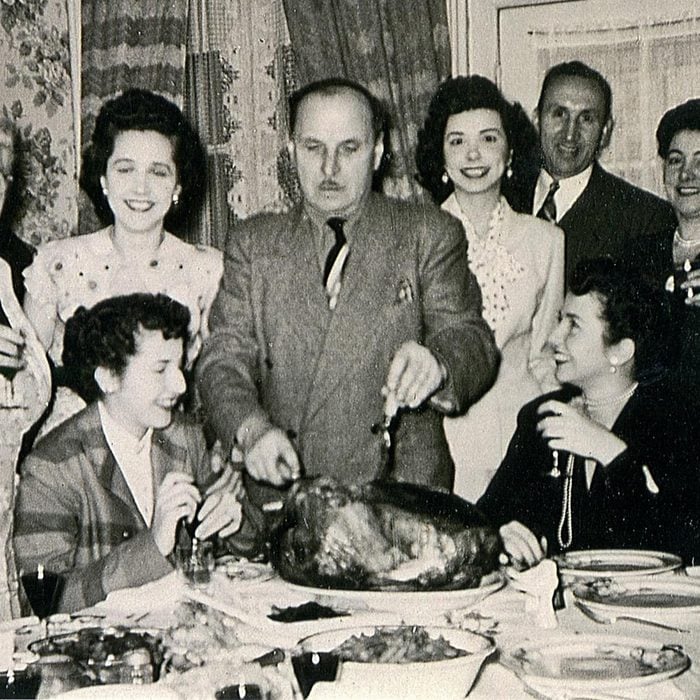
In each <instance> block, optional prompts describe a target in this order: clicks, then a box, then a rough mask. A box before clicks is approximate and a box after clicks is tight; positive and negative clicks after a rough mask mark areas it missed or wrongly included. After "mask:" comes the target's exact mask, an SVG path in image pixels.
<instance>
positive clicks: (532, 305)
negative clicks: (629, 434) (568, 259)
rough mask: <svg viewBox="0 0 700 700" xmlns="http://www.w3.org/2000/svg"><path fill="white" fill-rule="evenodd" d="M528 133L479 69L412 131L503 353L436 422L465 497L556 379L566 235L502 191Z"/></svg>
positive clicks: (523, 160)
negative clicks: (479, 383) (481, 390)
mask: <svg viewBox="0 0 700 700" xmlns="http://www.w3.org/2000/svg"><path fill="white" fill-rule="evenodd" d="M535 138H536V135H535V134H534V129H533V127H532V125H531V124H530V122H529V121H528V119H527V117H526V116H525V114H524V112H523V111H522V109H521V108H520V107H519V105H511V104H510V103H509V102H508V101H507V100H506V99H505V98H504V97H503V95H502V94H501V93H500V91H499V90H498V88H497V87H496V85H494V84H493V83H492V82H491V81H490V80H488V79H486V78H483V77H481V76H478V75H474V76H470V77H458V78H450V79H448V80H446V81H445V82H444V83H442V84H441V85H440V87H439V88H438V90H437V92H436V93H435V95H434V97H433V99H432V101H431V103H430V107H429V109H428V115H427V117H426V120H425V124H424V126H423V128H422V129H421V131H420V133H419V135H418V147H417V151H416V165H417V167H418V181H419V182H420V183H421V184H422V185H423V186H424V187H425V188H426V189H427V190H428V191H429V192H430V194H431V196H432V197H433V199H434V200H435V201H436V202H437V203H438V204H441V206H442V208H443V209H444V210H446V211H447V212H449V213H450V214H452V215H453V216H454V217H455V218H457V219H458V220H459V221H460V222H461V223H462V225H463V227H464V232H465V236H466V238H467V242H468V245H469V265H470V268H471V270H472V272H473V273H474V274H475V275H476V278H477V280H478V282H479V285H480V287H481V293H482V298H483V315H484V318H485V320H486V321H487V322H488V323H489V325H490V326H491V329H492V330H493V331H494V334H495V337H496V344H497V345H498V348H499V350H500V351H501V365H500V369H499V373H498V376H497V378H496V382H495V384H494V386H493V387H492V388H491V389H490V390H489V391H488V392H487V393H486V395H485V396H483V397H482V398H481V400H480V401H478V402H477V403H476V404H474V405H473V406H471V407H470V409H469V411H468V413H467V414H466V415H465V416H458V417H450V418H446V419H445V422H444V427H445V434H446V436H447V441H448V444H449V446H450V452H451V454H452V458H453V460H454V462H455V484H454V491H455V493H456V494H457V495H459V496H462V497H463V498H466V499H467V500H470V501H475V500H476V499H477V498H478V497H479V496H480V495H481V494H482V493H483V491H484V489H485V488H486V486H487V485H488V483H489V480H490V479H491V477H492V476H493V474H494V473H495V471H496V469H497V468H498V465H499V464H500V463H501V460H502V459H503V455H504V454H505V451H506V448H507V447H508V441H509V440H510V438H511V436H512V434H513V431H514V430H515V421H516V416H517V414H518V410H519V409H520V407H521V406H523V405H524V404H525V403H527V402H528V401H530V400H531V399H533V398H534V397H535V396H538V395H539V394H541V393H542V392H543V391H547V390H551V389H553V388H555V387H556V386H557V384H556V382H555V380H554V376H553V375H554V361H553V358H552V354H551V352H549V351H548V349H547V347H546V341H547V337H548V336H549V333H550V332H551V331H552V329H553V328H554V326H555V324H556V318H557V313H558V312H559V309H560V308H561V304H562V301H563V295H564V235H563V233H562V231H561V230H560V229H558V228H557V227H556V226H554V225H553V224H551V223H549V222H547V221H543V220H541V219H538V218H536V217H534V216H529V215H526V214H518V213H516V212H514V211H513V210H512V209H511V208H510V206H509V205H508V202H507V201H506V197H505V196H504V195H507V191H508V187H509V186H510V185H512V184H513V180H514V177H516V178H517V176H518V174H519V173H520V172H522V170H523V168H524V166H525V165H526V164H527V163H528V162H529V161H528V158H527V156H528V155H529V149H530V148H531V147H532V143H530V141H532V142H533V143H534V139H535Z"/></svg>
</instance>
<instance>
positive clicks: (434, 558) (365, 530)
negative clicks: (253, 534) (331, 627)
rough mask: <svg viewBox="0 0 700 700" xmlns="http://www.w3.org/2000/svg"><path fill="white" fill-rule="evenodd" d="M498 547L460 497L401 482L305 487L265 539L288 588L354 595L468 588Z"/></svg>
mask: <svg viewBox="0 0 700 700" xmlns="http://www.w3.org/2000/svg"><path fill="white" fill-rule="evenodd" d="M500 550H501V542H500V539H499V536H498V533H497V531H496V530H495V529H494V528H493V527H491V526H490V525H489V524H488V523H487V521H486V520H485V518H484V517H483V516H482V515H481V513H480V512H479V511H478V510H477V509H476V508H475V507H474V506H473V505H472V504H470V503H468V502H467V501H464V500H462V499H461V498H459V497H458V496H455V495H452V494H447V493H443V492H440V491H434V490H431V489H428V488H425V487H422V486H416V485H413V484H406V483H400V482H389V481H382V482H372V483H368V484H359V485H352V486H346V485H341V484H338V483H336V482H334V481H332V480H331V479H326V478H320V479H315V480H302V481H301V482H299V483H298V484H297V485H295V486H294V487H293V489H292V490H291V491H290V494H289V496H288V497H287V500H286V501H285V505H284V509H283V512H282V521H281V524H280V525H279V526H278V527H277V528H276V529H275V530H274V531H273V533H272V536H271V540H270V560H271V562H272V565H273V566H274V567H275V569H276V570H277V571H278V572H279V574H280V575H281V576H282V578H284V579H285V580H287V581H291V582H292V583H297V584H301V585H306V586H314V587H321V588H336V589H352V590H370V591H371V590H383V591H387V590H404V591H406V590H413V591H420V590H451V589H460V588H473V587H476V586H478V585H479V584H480V582H481V580H482V577H483V576H485V575H486V574H489V573H491V572H493V571H494V570H495V569H496V568H497V567H498V554H499V552H500Z"/></svg>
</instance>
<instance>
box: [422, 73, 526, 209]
mask: <svg viewBox="0 0 700 700" xmlns="http://www.w3.org/2000/svg"><path fill="white" fill-rule="evenodd" d="M473 109H490V110H493V111H494V112H497V113H498V114H499V116H500V117H501V122H502V124H503V130H504V132H505V135H506V140H507V141H508V148H509V149H510V150H511V151H512V152H513V157H512V160H511V169H512V171H513V176H512V177H511V178H507V177H504V178H503V181H502V185H501V189H502V192H503V194H504V195H505V196H506V197H508V198H509V197H510V193H511V192H515V191H517V188H518V184H517V183H518V182H520V181H521V180H524V179H526V178H528V177H530V175H531V173H532V172H537V171H538V170H539V164H538V163H539V161H538V157H537V132H536V130H535V127H534V126H533V124H532V122H531V121H530V120H529V119H528V117H527V115H526V114H525V111H524V110H523V108H522V107H521V106H520V104H518V103H517V102H516V103H514V104H511V103H510V102H508V100H506V99H505V97H503V95H502V94H501V91H500V90H499V89H498V88H497V87H496V85H495V84H494V83H492V82H491V81H490V80H489V79H488V78H484V77H483V76H481V75H470V76H468V77H466V76H460V77H457V78H448V79H447V80H445V81H444V82H443V83H442V84H441V85H440V86H439V87H438V89H437V92H436V93H435V95H433V99H432V100H431V101H430V105H429V107H428V114H427V116H426V118H425V122H424V124H423V127H422V128H421V129H420V130H419V131H418V145H417V147H416V167H417V169H418V174H417V175H416V180H418V182H419V183H420V184H421V185H422V186H423V187H425V189H426V190H428V192H430V194H431V196H432V198H433V199H434V200H435V201H436V202H437V203H438V204H440V203H441V202H443V201H444V200H445V199H447V197H448V196H449V195H450V194H452V192H453V191H454V185H453V184H452V182H451V181H448V182H447V183H444V182H443V181H442V175H443V173H444V172H445V155H444V150H443V141H444V137H445V128H446V126H447V120H448V119H449V118H450V117H451V116H452V115H453V114H460V113H461V112H467V111H470V110H473Z"/></svg>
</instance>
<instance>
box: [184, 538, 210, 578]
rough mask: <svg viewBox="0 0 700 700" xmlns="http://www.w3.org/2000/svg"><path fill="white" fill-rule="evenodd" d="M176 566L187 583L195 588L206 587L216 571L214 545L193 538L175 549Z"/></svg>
mask: <svg viewBox="0 0 700 700" xmlns="http://www.w3.org/2000/svg"><path fill="white" fill-rule="evenodd" d="M175 564H176V567H177V570H178V571H179V572H180V573H181V574H182V576H183V577H184V579H185V581H187V583H188V584H190V585H191V586H194V587H195V588H201V587H204V586H206V585H207V584H208V583H209V582H210V581H211V572H212V571H214V543H213V542H207V541H202V540H198V539H197V538H196V537H193V538H192V540H191V542H189V543H180V544H178V545H177V547H176V549H175Z"/></svg>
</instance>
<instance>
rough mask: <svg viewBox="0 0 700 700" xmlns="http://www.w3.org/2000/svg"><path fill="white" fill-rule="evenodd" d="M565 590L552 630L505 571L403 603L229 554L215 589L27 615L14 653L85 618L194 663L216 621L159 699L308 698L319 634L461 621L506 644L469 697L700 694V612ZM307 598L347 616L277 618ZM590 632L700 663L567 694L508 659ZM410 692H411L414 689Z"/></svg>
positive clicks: (333, 692) (339, 689)
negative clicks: (311, 583)
mask: <svg viewBox="0 0 700 700" xmlns="http://www.w3.org/2000/svg"><path fill="white" fill-rule="evenodd" d="M697 573H698V572H697V571H692V572H686V571H684V570H680V571H675V572H670V573H666V574H663V575H664V576H668V577H678V578H674V580H681V579H682V580H686V577H687V579H692V580H696V581H697V583H698V585H699V586H700V578H697V577H696V576H695V574H697ZM689 574H691V575H690V576H689ZM560 592H561V593H563V595H562V597H561V599H560V600H561V601H562V602H563V607H560V609H558V610H556V611H554V612H553V613H552V615H551V618H550V619H549V622H548V624H546V625H543V623H542V620H541V618H539V617H538V616H537V615H535V614H533V606H532V605H531V604H529V603H532V600H531V596H530V594H529V593H528V592H524V591H523V590H522V587H520V586H516V585H514V584H513V582H512V581H511V580H510V579H509V578H508V577H507V576H505V575H504V576H503V577H502V582H501V583H500V584H497V585H491V586H490V587H488V589H487V590H486V591H485V592H484V594H483V597H481V596H482V594H481V593H479V592H475V593H474V594H473V595H470V594H465V595H464V596H460V595H459V594H457V595H441V594H440V593H439V592H435V595H434V596H431V594H430V593H422V594H418V595H417V596H416V597H415V599H411V598H410V597H408V598H406V594H405V593H403V594H397V595H398V597H397V598H396V600H397V601H400V602H397V604H392V605H381V604H379V605H378V604H376V602H375V600H374V599H373V597H372V596H364V597H363V595H362V594H358V593H357V592H347V591H338V590H329V591H324V590H317V589H310V588H305V587H303V586H295V585H293V584H290V583H288V582H286V581H284V580H282V579H281V578H280V577H279V576H278V575H277V574H276V573H275V572H274V570H273V569H272V568H271V567H270V566H269V565H268V564H265V563H262V562H249V561H247V560H244V559H235V558H231V557H229V558H228V559H227V560H226V561H223V562H219V563H218V564H217V567H216V569H215V570H214V571H213V573H212V576H211V580H210V582H209V583H207V584H205V585H198V586H193V585H191V584H189V583H188V582H186V581H185V580H184V579H183V577H182V576H181V575H180V574H179V573H178V572H176V571H173V572H172V573H170V574H168V575H167V576H165V577H163V578H161V579H158V580H156V581H152V582H150V583H147V584H145V585H143V586H140V587H138V588H131V589H123V590H118V591H113V592H112V593H110V594H109V595H108V596H107V598H106V600H104V601H102V602H101V603H99V604H97V605H96V606H94V607H93V608H90V609H87V610H84V611H80V612H79V613H78V614H75V615H71V616H67V615H63V616H60V615H59V616H52V617H51V618H49V620H48V621H47V622H45V623H43V627H42V626H37V625H32V624H23V625H20V624H17V623H18V622H21V621H15V622H16V624H14V626H13V634H14V649H15V652H21V651H23V650H24V649H27V648H28V647H29V646H30V645H31V643H32V641H33V640H36V639H37V638H38V637H39V636H41V635H42V634H44V635H45V634H47V633H48V634H52V633H53V634H55V633H60V632H65V631H66V630H70V629H76V628H79V627H80V625H83V626H89V625H95V624H99V625H100V626H121V625H127V626H139V627H142V628H145V629H149V630H153V631H154V633H156V634H162V635H163V638H164V640H165V643H166V646H167V645H170V647H171V654H174V655H175V658H178V657H177V655H178V654H179V655H180V658H184V657H186V656H187V654H188V653H189V652H190V651H191V650H192V648H194V647H196V645H197V643H199V642H201V640H202V639H203V638H206V635H202V634H200V632H201V631H202V630H198V625H200V626H203V628H205V627H206V625H207V624H209V626H210V628H211V629H210V630H209V633H210V638H209V642H211V640H212V639H215V640H216V643H215V644H214V645H213V647H214V648H212V647H207V644H206V643H205V644H204V646H203V647H202V648H201V649H200V651H199V657H198V658H195V660H194V661H192V660H190V661H191V663H190V664H189V665H187V664H186V666H190V667H187V668H185V670H182V669H180V670H178V669H175V668H171V669H170V670H168V671H167V672H166V671H164V672H163V673H162V674H161V678H160V679H159V680H158V682H157V683H156V684H155V685H154V686H153V689H152V690H153V691H155V690H156V689H158V691H159V696H160V695H162V693H163V691H164V690H166V689H167V690H168V691H169V692H170V691H171V692H172V695H171V696H170V697H183V698H191V697H215V695H214V693H215V690H216V687H221V686H222V685H226V684H231V683H234V682H237V683H240V684H241V685H244V684H245V683H249V682H253V681H254V682H259V683H263V684H264V685H265V686H266V687H267V688H268V689H269V693H270V694H269V697H271V698H273V699H275V698H280V699H284V700H286V699H287V698H289V699H290V700H295V699H296V698H301V697H302V695H301V692H300V689H299V684H298V682H297V679H296V676H295V673H294V670H293V668H292V664H291V663H290V661H291V658H292V656H293V655H294V654H295V653H298V650H299V643H300V641H301V640H303V639H305V638H307V637H309V636H310V635H312V634H314V633H317V632H320V631H324V630H329V629H333V628H344V627H347V628H348V629H351V628H354V627H358V626H382V625H396V624H406V625H426V626H427V625H430V626H431V627H432V626H437V627H447V628H452V627H459V628H461V629H466V630H470V631H472V632H475V633H478V634H481V635H485V636H487V637H489V638H491V639H493V640H494V642H495V645H496V652H495V653H494V654H492V655H491V656H490V657H489V658H487V659H486V661H485V663H484V664H483V666H482V667H481V670H480V672H479V674H478V676H477V678H476V680H475V682H474V684H473V686H472V687H471V689H470V690H469V689H465V691H464V692H465V693H466V692H467V691H468V690H469V695H468V697H469V698H470V699H471V700H482V699H483V700H485V699H492V698H498V699H500V698H508V699H509V700H517V699H518V698H532V697H552V698H558V699H561V700H564V699H566V700H573V699H574V698H584V697H585V698H593V699H598V698H600V700H619V699H620V698H641V699H642V700H644V699H646V698H654V700H674V699H675V698H678V699H682V698H700V670H699V669H700V611H697V612H693V613H691V614H688V615H685V616H684V617H683V619H682V621H681V624H678V625H677V629H672V627H673V626H674V625H668V627H661V626H656V625H652V624H646V623H642V622H639V621H635V620H627V619H618V620H615V621H614V622H607V623H603V622H597V621H595V620H594V619H592V618H591V617H590V616H588V615H586V614H585V613H584V611H583V610H582V609H581V608H580V607H579V605H577V601H576V600H575V598H574V595H573V591H572V588H571V587H565V588H563V591H561V589H560ZM384 595H385V596H391V595H392V594H391V593H385V594H384ZM401 596H403V597H401ZM384 600H388V599H386V598H384ZM411 600H415V601H416V602H415V604H411V603H410V601H411ZM404 601H408V602H404ZM307 603H316V604H318V605H320V606H323V608H324V609H328V608H329V609H331V610H332V611H336V612H339V613H342V615H341V616H339V617H332V618H326V617H323V618H319V619H307V620H303V619H302V620H297V621H290V622H288V621H282V620H281V619H279V618H280V612H282V613H283V612H284V611H289V610H296V609H300V607H303V606H304V605H305V604H307ZM380 608H386V609H380ZM183 611H185V612H186V617H183ZM208 613H210V615H208ZM270 615H272V618H275V617H277V618H278V619H272V618H271V617H270ZM281 617H282V618H284V615H282V616H281ZM213 621H215V623H216V626H215V625H214V622H213ZM185 628H186V629H185ZM6 629H7V625H6ZM212 629H213V632H212ZM589 635H595V636H596V637H598V638H600V639H601V640H603V641H604V640H606V639H610V640H613V639H616V638H619V637H623V638H629V639H633V640H640V644H642V643H644V644H649V643H653V644H655V645H658V646H659V647H661V646H669V647H671V648H674V649H682V650H683V651H684V652H685V653H686V654H687V655H688V657H689V658H690V665H689V667H688V668H687V669H686V670H684V671H683V672H682V673H680V674H679V675H676V676H675V677H672V678H666V679H662V680H659V682H655V683H650V684H648V685H638V686H635V687H627V686H626V684H625V683H622V682H621V683H620V684H619V685H616V686H615V687H614V689H612V690H610V689H608V690H606V691H605V692H591V693H583V694H576V693H573V694H572V693H569V692H568V691H565V690H562V691H561V692H557V693H553V694H549V695H542V694H541V693H540V694H538V692H536V691H535V690H533V689H532V688H529V687H528V686H527V685H526V684H525V683H524V682H523V680H522V679H521V677H519V675H518V674H516V673H515V672H514V671H513V668H512V664H510V665H509V664H508V663H505V661H506V660H507V659H508V658H509V656H510V655H511V654H512V653H513V650H515V649H518V648H520V647H523V646H527V645H539V644H541V645H546V646H548V647H553V648H557V647H558V646H559V645H565V644H567V643H569V642H570V641H571V640H572V639H584V638H587V636H589ZM5 637H7V632H5ZM178 645H180V647H181V648H180V649H178V648H177V647H178ZM270 652H272V656H273V657H274V658H275V659H276V662H275V663H270V664H268V665H265V666H261V665H260V663H259V659H261V658H268V659H269V658H271V657H270ZM275 655H276V656H275ZM171 660H172V659H171ZM429 667H430V664H426V673H430V668H429ZM398 672H400V670H399V671H398ZM434 683H435V687H436V688H437V689H438V690H439V688H440V678H439V677H436V678H435V679H434ZM93 690H94V697H98V698H99V697H103V695H102V694H101V688H100V687H99V686H95V687H94V689H93ZM105 697H106V696H105ZM154 697H155V696H154ZM309 697H310V698H311V699H312V700H314V698H336V697H337V698H344V697H346V694H345V689H344V687H343V681H342V673H341V674H340V678H339V679H337V680H335V681H326V682H322V683H318V684H317V686H314V687H313V688H312V689H311V694H310V696H309ZM405 697H411V694H410V688H407V690H406V695H405ZM445 700H447V698H445Z"/></svg>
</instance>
